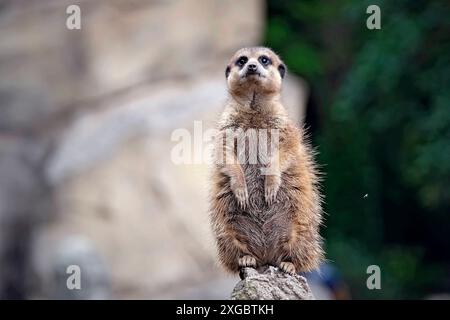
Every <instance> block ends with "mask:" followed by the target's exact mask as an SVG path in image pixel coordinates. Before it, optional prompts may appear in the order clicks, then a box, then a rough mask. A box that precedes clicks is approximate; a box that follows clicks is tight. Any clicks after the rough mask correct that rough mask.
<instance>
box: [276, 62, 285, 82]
mask: <svg viewBox="0 0 450 320" xmlns="http://www.w3.org/2000/svg"><path fill="white" fill-rule="evenodd" d="M278 72H279V73H280V76H281V79H283V78H284V75H285V74H286V66H285V65H284V64H280V65H279V66H278Z"/></svg>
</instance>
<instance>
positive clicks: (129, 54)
mask: <svg viewBox="0 0 450 320" xmlns="http://www.w3.org/2000/svg"><path fill="white" fill-rule="evenodd" d="M71 4H77V5H79V6H80V8H81V27H82V28H81V30H68V29H67V28H66V19H67V17H68V15H67V14H66V8H67V6H69V5H71ZM263 28H264V3H263V2H262V1H259V0H247V1H239V3H237V2H235V1H221V0H202V1H197V0H196V1H194V0H183V1H176V0H166V1H164V0H149V1H144V0H126V1H125V0H123V1H119V0H96V1H87V0H86V1H65V0H58V1H56V0H40V1H26V0H14V1H0V36H1V39H2V41H1V42H0V75H1V76H0V263H1V268H0V297H3V298H62V299H76V298H93V299H102V298H192V299H194V298H226V295H227V294H229V292H231V288H232V287H233V285H234V284H235V282H236V281H237V279H235V278H232V277H226V276H224V274H223V272H222V271H221V270H220V269H219V268H218V267H217V266H216V263H215V251H214V245H213V241H212V239H211V235H210V233H209V224H208V211H207V208H208V202H207V191H208V188H207V186H208V174H207V165H206V164H204V163H203V164H185V165H176V164H174V163H173V162H172V161H171V151H172V148H173V147H174V145H175V144H176V142H174V141H171V134H172V132H173V131H174V130H175V129H178V128H186V129H187V130H189V131H191V132H193V128H194V121H195V120H198V121H202V126H203V129H207V128H211V127H213V126H214V120H215V119H216V118H217V116H218V114H219V113H220V110H221V107H222V103H223V101H224V99H225V97H226V88H225V79H224V78H225V77H224V68H225V64H226V62H227V61H228V59H229V56H230V55H231V54H232V53H233V52H234V51H235V50H236V49H238V48H240V47H242V46H249V45H256V44H259V43H260V42H261V36H262V33H263ZM304 88H305V86H304V84H303V82H302V81H301V80H300V79H296V78H293V77H289V78H288V79H287V81H286V84H285V90H284V99H285V102H286V105H288V106H289V107H290V112H291V114H292V116H293V117H295V118H296V119H297V120H299V119H300V117H301V115H302V110H303V106H304V101H305V90H304ZM69 265H78V266H80V268H81V275H82V276H81V287H82V289H81V290H68V289H67V287H66V279H67V277H69V274H67V273H66V268H67V266H69Z"/></svg>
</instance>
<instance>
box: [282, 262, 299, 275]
mask: <svg viewBox="0 0 450 320" xmlns="http://www.w3.org/2000/svg"><path fill="white" fill-rule="evenodd" d="M280 269H281V271H283V272H286V273H289V274H295V273H296V272H295V266H294V264H293V263H292V262H287V261H283V262H281V263H280Z"/></svg>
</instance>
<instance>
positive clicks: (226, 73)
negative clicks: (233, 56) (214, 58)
mask: <svg viewBox="0 0 450 320" xmlns="http://www.w3.org/2000/svg"><path fill="white" fill-rule="evenodd" d="M230 71H231V68H230V66H227V68H226V69H225V78H228V76H229V75H230Z"/></svg>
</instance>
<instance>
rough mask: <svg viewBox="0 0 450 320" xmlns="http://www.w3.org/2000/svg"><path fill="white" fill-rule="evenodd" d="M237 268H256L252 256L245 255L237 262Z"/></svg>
mask: <svg viewBox="0 0 450 320" xmlns="http://www.w3.org/2000/svg"><path fill="white" fill-rule="evenodd" d="M238 264H239V267H241V268H244V267H250V268H256V259H255V258H254V257H252V256H249V255H245V256H243V257H241V258H239V260H238Z"/></svg>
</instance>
